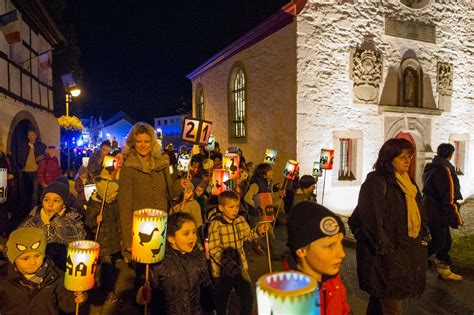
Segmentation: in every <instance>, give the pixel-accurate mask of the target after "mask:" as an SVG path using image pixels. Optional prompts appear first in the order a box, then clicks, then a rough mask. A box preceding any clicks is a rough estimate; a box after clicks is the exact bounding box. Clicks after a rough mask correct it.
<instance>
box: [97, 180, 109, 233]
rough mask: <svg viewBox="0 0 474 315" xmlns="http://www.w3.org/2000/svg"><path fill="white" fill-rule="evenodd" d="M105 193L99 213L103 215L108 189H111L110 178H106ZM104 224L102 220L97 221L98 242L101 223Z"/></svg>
mask: <svg viewBox="0 0 474 315" xmlns="http://www.w3.org/2000/svg"><path fill="white" fill-rule="evenodd" d="M105 180H106V182H105V194H104V196H103V197H102V204H101V206H100V213H99V215H100V216H101V217H102V213H103V212H104V206H105V200H106V199H107V190H108V189H109V179H105ZM101 224H102V221H101V222H99V223H97V230H96V232H95V241H96V242H97V239H98V238H99V230H100V225H101Z"/></svg>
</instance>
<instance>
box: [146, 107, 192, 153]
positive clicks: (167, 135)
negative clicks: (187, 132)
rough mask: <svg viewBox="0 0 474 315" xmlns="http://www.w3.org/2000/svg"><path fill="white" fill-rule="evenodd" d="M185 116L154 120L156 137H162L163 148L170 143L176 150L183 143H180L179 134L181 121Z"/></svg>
mask: <svg viewBox="0 0 474 315" xmlns="http://www.w3.org/2000/svg"><path fill="white" fill-rule="evenodd" d="M186 116H187V115H174V116H165V117H157V118H155V119H154V122H155V130H156V132H157V133H158V135H160V134H161V136H162V144H163V147H166V146H167V145H168V144H170V143H172V144H173V146H174V147H175V148H178V147H179V146H180V145H182V144H186V143H183V142H182V141H181V132H182V130H183V120H184V117H186Z"/></svg>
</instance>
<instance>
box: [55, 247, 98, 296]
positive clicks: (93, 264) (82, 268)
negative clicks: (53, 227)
mask: <svg viewBox="0 0 474 315" xmlns="http://www.w3.org/2000/svg"><path fill="white" fill-rule="evenodd" d="M99 250H100V246H99V243H97V242H94V241H86V240H81V241H73V242H70V243H69V246H68V250H67V259H66V272H65V274H64V287H65V288H66V289H67V290H70V291H87V290H90V289H92V288H93V287H94V284H95V280H94V273H95V271H96V270H97V265H98V262H99Z"/></svg>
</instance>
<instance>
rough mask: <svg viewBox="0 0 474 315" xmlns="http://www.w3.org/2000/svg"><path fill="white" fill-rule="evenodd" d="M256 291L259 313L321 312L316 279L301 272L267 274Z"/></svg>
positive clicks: (259, 281)
mask: <svg viewBox="0 0 474 315" xmlns="http://www.w3.org/2000/svg"><path fill="white" fill-rule="evenodd" d="M256 291H257V305H258V314H274V315H278V314H282V315H283V314H312V315H316V314H317V315H319V314H320V310H319V307H318V304H319V291H318V290H317V283H316V280H315V279H314V278H313V277H311V276H308V275H305V274H303V273H301V272H295V271H289V272H277V273H270V274H265V275H263V276H261V277H260V279H258V282H257V286H256Z"/></svg>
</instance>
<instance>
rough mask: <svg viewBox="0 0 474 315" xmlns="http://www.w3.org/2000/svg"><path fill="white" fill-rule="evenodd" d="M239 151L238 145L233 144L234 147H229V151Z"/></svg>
mask: <svg viewBox="0 0 474 315" xmlns="http://www.w3.org/2000/svg"><path fill="white" fill-rule="evenodd" d="M237 152H239V147H238V146H233V147H228V148H227V153H237Z"/></svg>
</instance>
